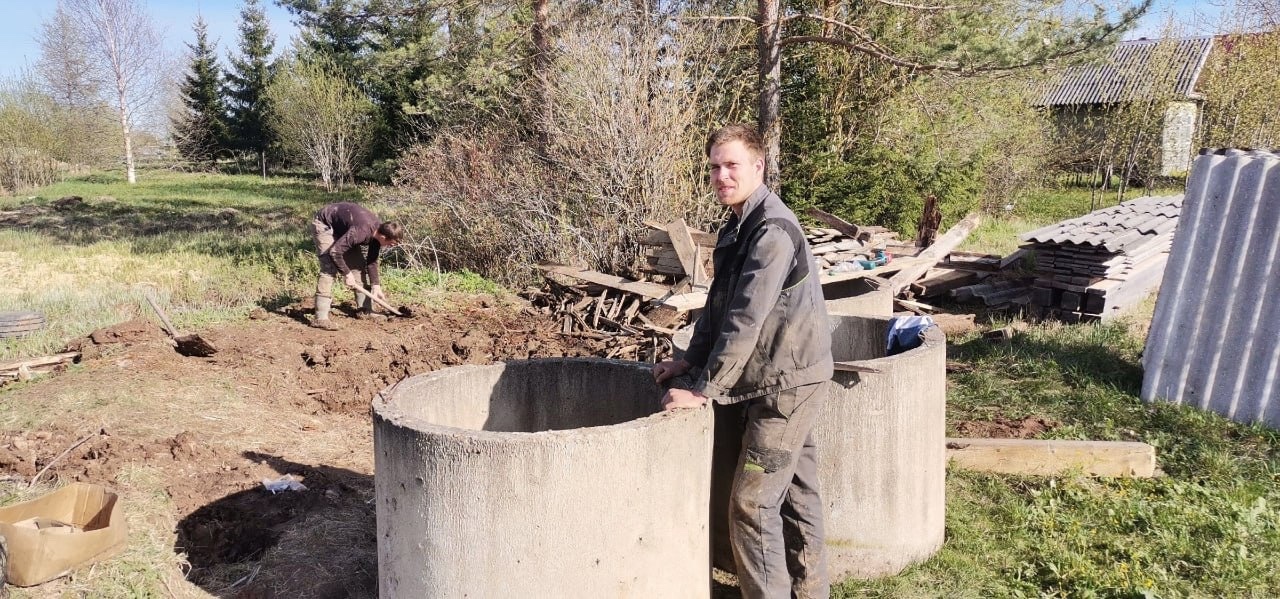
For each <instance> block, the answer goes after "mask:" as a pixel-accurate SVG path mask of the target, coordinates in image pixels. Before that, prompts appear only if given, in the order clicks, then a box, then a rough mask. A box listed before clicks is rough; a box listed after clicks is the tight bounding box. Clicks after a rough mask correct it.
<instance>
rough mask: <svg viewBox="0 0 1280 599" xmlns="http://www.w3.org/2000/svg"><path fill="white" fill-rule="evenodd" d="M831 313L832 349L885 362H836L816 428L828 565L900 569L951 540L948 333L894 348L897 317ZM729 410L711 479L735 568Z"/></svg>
mask: <svg viewBox="0 0 1280 599" xmlns="http://www.w3.org/2000/svg"><path fill="white" fill-rule="evenodd" d="M831 304H832V302H830V301H828V302H827V307H828V310H832V306H831ZM829 318H830V324H831V353H832V357H833V358H835V359H836V360H840V361H845V360H856V361H860V362H861V363H862V364H863V365H866V366H870V367H873V368H875V369H876V370H877V371H878V372H876V373H854V372H836V373H835V376H834V377H833V380H832V381H831V382H830V383H828V384H829V385H830V386H831V388H830V395H829V397H828V398H827V400H826V405H825V406H824V407H823V410H822V416H821V417H819V419H818V423H817V424H816V425H815V426H814V429H813V436H814V440H815V441H816V443H817V446H818V477H819V480H820V481H821V493H822V499H823V504H824V506H825V508H826V509H825V510H824V517H825V521H824V525H825V528H826V542H827V552H828V557H829V562H828V563H829V572H830V575H831V577H832V579H833V580H840V579H843V578H848V577H854V578H876V577H880V576H888V575H892V574H897V573H898V572H900V571H901V570H902V569H903V568H905V567H907V566H909V565H911V564H914V563H917V562H921V561H924V560H925V559H928V558H929V556H931V555H933V554H934V553H936V552H937V551H938V549H939V548H941V546H942V543H943V534H944V531H945V526H946V522H945V511H946V398H947V379H946V357H947V347H946V338H945V337H944V335H943V334H942V331H941V330H939V329H938V328H937V327H932V328H930V329H929V330H928V331H927V332H926V333H925V335H924V339H923V343H922V344H921V345H920V346H919V347H916V348H914V349H911V350H908V351H906V352H903V353H900V354H897V355H894V356H886V355H885V354H886V347H885V346H886V339H887V333H888V330H889V319H888V318H886V317H880V316H873V315H867V316H845V315H839V314H835V313H833V314H832V315H831V316H830V317H829ZM691 336H692V327H686V328H685V329H682V330H681V331H680V332H679V333H678V334H677V335H676V336H675V337H674V339H673V341H674V344H675V348H676V351H677V354H678V355H679V354H682V353H683V352H684V350H685V349H686V348H687V347H688V344H689V340H690V338H691ZM717 409H718V410H720V408H717ZM720 411H721V414H722V415H723V414H730V415H731V414H733V412H732V411H731V410H720ZM727 420H729V422H727V423H726V422H725V421H724V420H722V421H721V422H718V423H717V424H716V427H717V428H716V433H717V437H716V439H715V443H716V446H717V447H719V448H720V453H721V455H720V456H719V460H718V465H717V467H716V468H714V471H715V473H714V474H715V477H716V478H715V479H714V480H713V481H712V487H713V491H712V508H711V511H712V514H713V518H715V520H714V521H713V522H712V527H711V528H712V537H713V540H712V542H713V548H714V554H713V557H714V560H715V565H716V566H717V567H719V568H723V569H725V570H732V569H733V568H734V563H733V556H732V554H731V553H730V552H729V545H728V532H727V527H728V501H729V491H730V487H731V486H732V483H733V471H732V468H733V467H734V466H735V465H736V461H735V456H736V454H737V451H739V449H740V447H741V438H740V437H741V432H740V430H738V429H740V425H738V426H736V427H735V425H734V423H733V422H732V421H733V418H729V419H727ZM726 453H729V454H732V455H727V456H726V455H724V454H726Z"/></svg>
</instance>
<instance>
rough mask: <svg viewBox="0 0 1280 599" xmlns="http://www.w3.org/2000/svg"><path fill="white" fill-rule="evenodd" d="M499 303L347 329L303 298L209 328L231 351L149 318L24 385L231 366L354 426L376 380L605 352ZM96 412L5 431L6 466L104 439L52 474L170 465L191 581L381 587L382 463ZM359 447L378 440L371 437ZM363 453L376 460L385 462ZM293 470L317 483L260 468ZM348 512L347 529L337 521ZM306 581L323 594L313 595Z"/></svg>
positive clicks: (98, 476) (244, 588)
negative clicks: (241, 572) (229, 439)
mask: <svg viewBox="0 0 1280 599" xmlns="http://www.w3.org/2000/svg"><path fill="white" fill-rule="evenodd" d="M495 304H496V302H492V301H491V300H489V299H484V300H480V299H470V300H468V299H464V300H461V303H460V304H459V305H457V306H455V307H451V308H449V309H444V310H433V309H424V308H421V307H416V308H415V312H416V314H417V317H416V318H413V319H406V318H390V319H388V320H386V321H381V322H374V321H358V320H356V319H354V318H350V317H343V316H341V315H339V316H337V317H336V319H335V321H336V322H337V323H338V324H339V326H340V327H342V330H339V331H336V332H330V331H323V330H319V329H314V328H311V327H309V326H307V325H306V324H305V323H306V318H307V316H308V313H309V309H308V307H307V306H303V305H295V306H289V307H286V308H283V309H281V310H276V311H269V312H266V313H263V312H258V313H255V314H254V318H253V319H251V321H249V322H245V323H240V324H235V325H230V326H224V327H219V328H213V329H206V330H201V331H199V334H200V336H201V337H203V338H204V339H206V340H207V341H209V342H210V343H212V344H213V345H214V346H215V347H217V348H218V352H217V353H216V354H214V355H213V356H211V357H206V358H199V357H185V356H182V355H180V354H179V353H178V352H176V351H174V348H173V346H172V345H170V344H169V341H168V339H166V336H165V334H164V332H163V331H162V330H161V329H160V328H159V327H158V326H156V325H154V324H152V323H151V322H149V321H147V320H145V319H136V320H131V321H128V322H125V323H121V324H118V325H114V326H112V327H107V328H104V329H101V330H98V331H94V333H93V334H91V335H89V336H88V337H86V338H85V339H82V340H77V341H76V342H75V343H72V344H70V346H71V347H73V348H74V349H79V350H81V351H82V352H83V354H84V357H83V359H82V364H83V365H84V367H83V368H81V369H80V370H79V371H77V372H75V373H72V374H65V375H64V374H60V375H55V376H51V377H48V378H47V379H45V380H42V381H40V382H39V383H38V386H37V387H33V388H30V389H23V390H22V396H23V397H22V398H19V399H20V400H24V401H25V400H32V399H30V398H32V397H38V394H39V393H42V392H45V393H48V392H68V391H73V390H75V389H77V388H83V387H85V386H92V385H102V384H106V383H108V382H110V383H112V384H140V385H145V384H147V381H155V380H165V379H169V380H189V378H190V377H191V375H192V374H193V373H207V374H209V375H210V378H213V376H214V375H217V378H219V379H220V380H227V379H229V380H230V381H231V383H232V384H234V385H235V386H236V387H237V388H239V389H241V390H242V392H243V393H244V395H245V396H246V397H253V398H255V400H256V401H259V402H265V403H266V404H267V405H266V406H265V407H266V408H267V409H268V410H269V411H271V412H274V413H275V414H277V415H278V418H279V420H280V421H281V422H291V421H296V420H297V419H298V415H299V413H302V414H309V415H311V416H310V417H311V418H312V419H313V420H316V421H317V422H320V423H321V424H320V425H319V426H322V427H325V426H330V427H337V426H351V424H352V423H353V422H356V420H353V418H365V417H367V416H366V415H367V413H368V410H369V403H370V400H371V399H372V398H373V396H374V394H375V393H377V392H378V391H380V390H382V389H384V388H386V387H388V386H390V385H392V384H394V383H396V382H398V381H400V380H402V379H404V378H406V377H408V376H412V375H417V374H422V373H425V372H430V371H433V370H437V369H440V368H445V367H448V366H453V365H459V364H482V363H490V362H494V361H500V360H505V359H525V358H543V357H564V356H595V355H600V354H601V353H602V351H601V347H602V344H601V343H600V342H596V341H591V340H584V339H578V338H571V337H562V336H561V335H559V334H557V333H556V332H555V331H556V330H557V329H558V327H557V323H551V322H550V321H548V320H546V319H545V318H544V317H541V316H539V315H535V314H531V313H529V312H527V311H521V310H520V309H519V307H518V306H510V305H495ZM125 365H127V366H125ZM108 366H110V367H114V368H115V369H116V370H114V372H119V369H120V368H124V369H125V370H126V371H127V372H128V373H129V376H130V377H133V378H132V379H131V380H130V381H129V382H127V383H126V382H122V381H105V380H103V378H102V376H103V375H101V374H98V373H100V372H103V371H107V370H108ZM257 407H263V406H257ZM107 409H110V408H107ZM92 418H93V416H92V415H89V416H87V417H85V419H84V422H77V421H75V420H72V419H68V420H67V421H66V423H65V424H59V425H57V427H52V428H47V429H46V430H22V431H0V477H2V476H4V475H9V476H10V477H11V478H14V479H18V478H19V477H20V478H21V479H22V480H30V479H31V477H32V476H34V475H35V474H36V472H38V471H39V470H40V469H41V468H44V467H45V466H46V465H47V464H49V462H50V461H51V460H53V459H54V458H55V456H57V455H58V454H60V453H61V452H62V451H63V450H65V449H66V448H68V447H71V446H72V445H73V444H75V443H76V442H77V441H78V440H80V439H82V438H84V437H86V436H90V439H89V440H88V441H86V442H85V443H83V444H82V445H80V446H79V447H76V448H75V449H74V450H72V451H70V452H69V453H68V454H67V455H65V456H63V457H62V458H60V459H58V460H57V462H56V463H54V465H53V466H52V467H51V468H50V469H49V471H48V472H46V473H45V474H44V475H43V477H42V480H46V481H47V480H51V479H53V478H55V477H56V478H58V479H60V480H63V481H69V480H76V481H87V482H96V483H101V484H105V485H108V486H111V485H114V484H116V476H117V474H119V473H120V471H121V469H122V468H123V467H124V466H126V465H128V464H130V463H145V464H147V465H148V466H150V467H153V468H158V469H159V470H161V472H162V474H163V476H164V480H165V481H167V482H166V485H167V486H166V491H167V492H168V494H169V496H170V498H171V500H172V502H173V504H174V506H175V509H176V511H177V514H176V516H177V517H178V518H179V519H180V523H179V525H178V530H177V533H178V541H177V545H176V546H175V551H179V552H182V553H184V554H186V555H187V558H188V560H189V562H190V563H191V566H192V570H191V572H190V573H189V574H188V579H189V580H191V581H192V582H195V583H196V584H199V585H201V586H204V587H205V588H206V590H209V591H210V592H214V593H215V594H220V595H223V596H236V597H286V596H305V597H320V596H333V597H352V596H372V594H373V593H374V590H373V585H374V580H375V577H376V551H375V548H374V539H373V532H374V531H373V522H374V515H373V506H372V504H371V503H370V502H369V500H370V499H372V497H373V477H372V476H371V474H369V472H356V471H353V470H349V469H345V468H338V467H334V466H331V465H318V464H298V463H294V462H288V461H286V460H285V459H284V458H282V457H280V456H275V455H269V454H267V453H252V452H248V451H245V452H238V451H234V450H229V449H226V447H227V444H226V443H216V442H213V441H215V440H214V439H210V438H207V437H206V436H204V435H205V434H206V433H203V432H202V430H201V429H200V427H199V425H198V424H194V425H191V426H189V427H187V428H186V430H180V431H179V432H177V433H175V434H172V435H168V436H164V437H160V438H147V439H139V438H125V437H123V436H120V435H119V434H118V433H116V432H114V431H111V430H100V429H98V428H95V427H93V426H89V425H87V424H85V422H88V421H91V419H92ZM326 419H330V420H326ZM195 422H197V423H198V422H200V421H199V420H198V419H197V420H195ZM326 422H328V424H326ZM183 426H186V425H183ZM303 430H307V429H305V428H304V429H303ZM365 442H366V443H367V441H365ZM356 448H359V451H361V452H367V449H366V448H365V447H364V446H362V445H358V444H357V445H353V450H355V449H356ZM265 451H266V450H264V452H265ZM356 461H359V460H356ZM364 461H365V463H367V464H371V459H365V460H364ZM366 467H367V466H366ZM282 472H289V473H293V474H297V475H299V476H300V477H301V479H302V481H303V483H304V484H305V485H306V486H307V487H308V489H307V491H304V492H283V493H279V494H275V495H273V494H271V493H269V492H266V491H265V490H264V489H263V488H262V485H261V481H262V480H263V479H266V478H277V477H278V476H280V474H281V473H282ZM339 525H341V526H342V527H343V528H342V530H333V527H335V526H339ZM313 531H328V532H326V533H324V534H320V533H316V532H313ZM245 562H254V563H255V566H257V565H261V566H263V567H262V568H261V572H260V573H259V574H258V575H257V576H256V577H255V578H254V580H253V581H251V582H249V583H245V584H242V585H241V586H239V587H237V588H236V589H235V592H234V593H231V594H227V593H226V592H225V591H226V589H225V585H226V583H227V581H225V580H222V579H220V578H219V576H225V574H223V573H222V570H225V566H227V565H228V564H234V563H245ZM299 588H306V589H311V590H313V591H314V592H312V591H309V592H306V593H303V594H301V595H300V594H297V593H296V591H297V590H298V589H299ZM290 589H292V591H291V590H290ZM323 589H330V590H331V591H332V592H331V593H330V592H328V591H325V592H320V591H321V590H323Z"/></svg>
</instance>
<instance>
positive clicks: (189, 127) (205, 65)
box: [173, 17, 231, 166]
mask: <svg viewBox="0 0 1280 599" xmlns="http://www.w3.org/2000/svg"><path fill="white" fill-rule="evenodd" d="M194 29H195V32H196V42H195V43H194V44H187V49H188V50H189V51H190V53H191V66H190V67H189V68H188V71H187V74H186V76H185V77H184V78H183V81H182V85H181V86H180V87H179V93H180V94H181V95H182V103H183V104H184V105H185V107H186V109H185V110H184V111H183V113H182V114H181V115H178V116H177V117H176V118H174V122H173V127H174V132H175V134H176V135H175V137H176V138H177V146H178V151H179V152H180V153H181V154H182V156H183V157H184V158H186V159H187V160H191V161H195V162H200V163H205V164H207V165H209V166H212V165H213V163H214V161H215V159H216V158H217V156H218V154H219V153H220V152H222V151H223V150H225V149H227V148H228V146H229V144H230V143H231V133H230V129H229V127H228V125H227V105H226V103H225V102H224V101H223V98H222V69H221V68H220V67H219V66H218V55H217V49H216V47H215V45H214V44H213V43H210V41H209V28H208V25H207V24H206V23H205V21H204V17H197V18H196V23H195V26H194Z"/></svg>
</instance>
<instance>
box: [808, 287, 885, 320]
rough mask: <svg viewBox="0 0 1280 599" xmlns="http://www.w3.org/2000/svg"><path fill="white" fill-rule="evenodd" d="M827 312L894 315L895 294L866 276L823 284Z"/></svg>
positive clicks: (844, 314) (835, 313)
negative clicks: (878, 285)
mask: <svg viewBox="0 0 1280 599" xmlns="http://www.w3.org/2000/svg"><path fill="white" fill-rule="evenodd" d="M822 296H823V298H824V299H826V306H827V314H833V315H842V316H884V317H889V316H893V294H892V293H889V288H888V287H887V286H886V287H877V286H876V285H875V284H874V283H872V282H871V281H870V280H868V279H866V278H860V279H849V280H847V281H839V282H836V283H827V284H826V285H823V286H822Z"/></svg>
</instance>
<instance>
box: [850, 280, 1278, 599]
mask: <svg viewBox="0 0 1280 599" xmlns="http://www.w3.org/2000/svg"><path fill="white" fill-rule="evenodd" d="M1150 308H1151V305H1150V303H1148V305H1147V307H1146V310H1147V311H1146V313H1145V314H1143V313H1141V311H1139V314H1137V315H1136V316H1135V317H1134V318H1133V319H1131V320H1130V321H1119V322H1110V323H1106V324H1101V325H1060V324H1045V325H1035V326H1032V327H1031V328H1030V329H1029V330H1028V331H1027V332H1025V333H1022V334H1019V335H1018V336H1016V337H1015V338H1014V339H1013V340H1012V342H1010V343H1007V344H992V343H990V342H988V341H986V340H984V339H982V338H981V337H980V336H978V335H971V336H968V337H964V338H960V339H952V340H950V344H951V345H950V347H949V354H950V356H949V357H950V358H951V359H952V360H955V361H958V362H961V363H965V364H968V365H970V366H972V367H973V369H972V371H970V372H966V373H961V374H954V375H951V376H950V377H949V378H948V382H949V385H950V386H949V391H948V396H947V417H948V422H949V427H950V426H953V424H954V423H955V422H958V421H963V420H986V419H990V418H993V417H996V416H1003V417H1008V418H1022V417H1025V416H1029V415H1039V416H1046V417H1048V418H1051V419H1053V420H1056V421H1058V422H1060V423H1061V425H1060V426H1059V427H1057V428H1055V429H1054V430H1052V431H1051V432H1050V433H1048V434H1047V435H1045V436H1046V437H1050V438H1061V439H1093V440H1125V441H1129V440H1133V441H1144V442H1146V443H1150V444H1151V445H1153V446H1155V447H1156V452H1157V461H1158V466H1159V468H1160V469H1162V470H1163V472H1164V476H1161V477H1158V478H1153V479H1145V480H1142V479H1090V478H1084V477H1075V476H1064V477H1055V478H1047V477H1033V476H1026V477H1019V476H1006V475H994V474H980V473H970V472H962V471H956V470H953V471H951V472H949V473H948V478H947V499H948V501H947V532H946V539H947V540H946V544H945V546H944V547H943V549H942V551H941V552H939V553H938V555H937V556H936V557H934V558H933V559H931V560H928V561H926V562H925V563H923V564H920V565H917V566H914V567H912V568H909V569H908V570H906V571H905V572H903V573H902V574H900V575H898V576H894V577H890V578H887V579H883V580H879V581H872V582H849V583H846V584H843V585H840V586H839V587H838V589H837V592H836V593H835V594H834V596H837V597H1042V596H1049V597H1258V598H1262V597H1275V596H1277V595H1278V594H1280V512H1277V510H1276V507H1277V506H1278V505H1280V484H1277V483H1280V435H1278V434H1277V433H1276V432H1275V431H1272V430H1268V429H1265V428H1262V427H1260V426H1247V425H1240V424H1235V423H1232V422H1230V421H1228V420H1225V419H1223V418H1221V417H1218V416H1216V415H1213V414H1210V413H1206V412H1201V411H1198V410H1194V409H1190V408H1184V407H1177V406H1171V405H1166V404H1156V405H1151V404H1146V403H1143V402H1142V401H1141V400H1139V399H1138V392H1139V390H1140V388H1141V385H1142V369H1141V363H1140V361H1139V357H1138V355H1139V352H1140V351H1141V349H1142V345H1143V342H1144V340H1143V338H1142V333H1143V331H1144V330H1145V327H1143V326H1140V325H1141V321H1142V320H1144V319H1147V320H1149V318H1150ZM1135 325H1136V326H1135ZM948 433H949V434H950V435H955V434H956V432H955V430H954V429H952V430H949V431H948Z"/></svg>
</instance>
